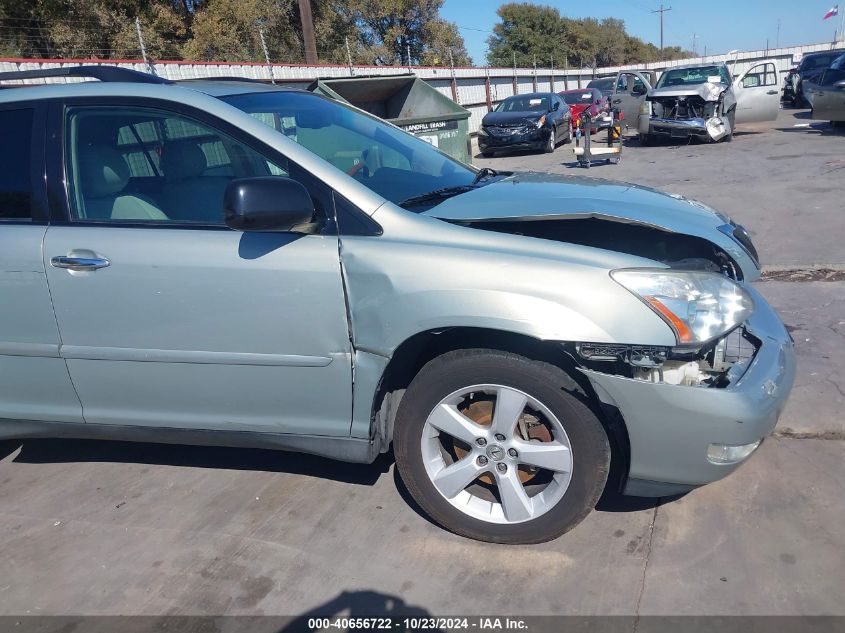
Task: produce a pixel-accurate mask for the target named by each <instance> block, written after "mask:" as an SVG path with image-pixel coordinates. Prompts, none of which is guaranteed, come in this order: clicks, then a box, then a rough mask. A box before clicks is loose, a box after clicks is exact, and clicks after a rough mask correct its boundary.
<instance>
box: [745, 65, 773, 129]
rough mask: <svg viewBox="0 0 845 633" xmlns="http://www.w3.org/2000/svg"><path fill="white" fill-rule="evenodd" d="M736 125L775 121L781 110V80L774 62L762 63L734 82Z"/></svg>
mask: <svg viewBox="0 0 845 633" xmlns="http://www.w3.org/2000/svg"><path fill="white" fill-rule="evenodd" d="M734 92H735V93H736V117H735V119H734V122H735V123H757V122H760V121H774V120H775V119H777V118H778V111H779V109H780V79H779V77H778V69H777V66H776V65H775V63H774V62H773V61H765V62H760V63H759V64H756V65H754V66H752V67H751V68H749V69H748V70H747V71H745V73H743V74H742V75H741V76H740V77H739V79H737V80H736V81H735V82H734Z"/></svg>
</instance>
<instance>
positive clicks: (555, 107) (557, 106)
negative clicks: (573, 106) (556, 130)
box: [552, 101, 560, 112]
mask: <svg viewBox="0 0 845 633" xmlns="http://www.w3.org/2000/svg"><path fill="white" fill-rule="evenodd" d="M557 110H560V103H558V102H557V101H555V104H554V105H553V106H552V112H556V111H557Z"/></svg>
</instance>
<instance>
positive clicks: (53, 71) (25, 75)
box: [0, 66, 170, 84]
mask: <svg viewBox="0 0 845 633" xmlns="http://www.w3.org/2000/svg"><path fill="white" fill-rule="evenodd" d="M47 77H90V78H92V79H99V80H100V81H109V82H112V81H120V82H127V83H140V84H169V83H170V81H169V80H167V79H164V78H163V77H157V76H156V75H150V74H147V73H142V72H138V71H137V70H132V69H131V68H121V67H119V66H66V67H63V68H40V69H37V70H17V71H12V72H5V73H0V81H9V80H12V79H43V78H47Z"/></svg>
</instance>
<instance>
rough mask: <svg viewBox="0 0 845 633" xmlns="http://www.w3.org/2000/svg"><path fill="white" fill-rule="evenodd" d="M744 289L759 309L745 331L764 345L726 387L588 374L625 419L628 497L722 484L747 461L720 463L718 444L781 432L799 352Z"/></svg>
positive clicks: (761, 301) (756, 296) (762, 305)
mask: <svg viewBox="0 0 845 633" xmlns="http://www.w3.org/2000/svg"><path fill="white" fill-rule="evenodd" d="M745 287H746V289H747V290H748V291H749V292H750V293H751V295H752V296H753V298H754V303H755V311H754V313H753V314H752V316H751V317H750V318H749V319H748V320H747V321H746V322H745V324H744V328H745V330H746V331H747V332H748V333H749V334H751V335H752V336H753V337H754V338H755V339H756V340H757V341H759V345H758V348H757V349H756V352H754V354H753V357H750V358H749V361H748V362H747V364H746V366H745V367H743V369H744V372H741V375H739V376H733V377H731V380H730V382H729V384H727V385H726V386H714V385H706V386H705V385H704V384H702V385H699V386H686V385H685V384H683V383H681V384H670V383H668V382H649V381H646V380H642V379H634V378H627V377H623V376H619V375H614V374H608V373H602V372H600V371H596V370H594V369H586V368H582V369H581V371H583V373H584V374H585V375H586V376H587V377H588V378H589V380H590V382H591V383H592V385H593V388H594V389H595V391H596V393H597V394H598V396H599V398H600V399H601V400H602V402H604V403H605V404H608V405H611V406H613V407H616V408H617V409H618V410H619V412H620V414H621V415H622V418H623V419H624V420H625V425H626V427H627V431H628V439H629V444H630V466H629V472H628V479H627V482H626V484H625V487H624V489H623V493H624V494H627V495H633V496H646V497H648V496H668V495H672V494H679V493H683V492H686V491H688V490H691V489H692V488H695V487H697V486H700V485H703V484H706V483H710V482H713V481H716V480H718V479H721V478H722V477H725V476H726V475H728V474H730V473H731V472H733V471H734V470H735V469H736V468H738V467H739V465H740V464H741V463H743V461H744V459H745V458H746V457H747V456H746V457H743V458H742V459H740V460H738V461H736V462H733V463H718V462H715V461H712V460H711V459H709V458H708V450H710V447H711V445H725V446H727V447H738V446H744V445H752V444H754V443H755V442H759V441H762V440H763V439H765V438H766V437H767V436H768V435H769V434H770V433H771V431H772V429H774V427H775V424H776V423H777V420H778V417H779V416H780V414H781V411H782V410H783V408H784V406H785V404H786V400H787V397H788V396H789V392H790V390H791V389H792V383H793V381H794V378H795V350H794V346H793V342H792V339H791V337H790V336H789V333H788V332H787V330H786V328H785V327H784V325H783V323H782V322H781V321H780V318H779V317H778V315H777V314H776V313H775V311H774V310H773V309H772V308H771V307H770V306H769V305H768V303H766V301H765V299H763V297H762V296H761V295H760V294H759V293H758V292H757V291H756V290H755V289H754V288H752V287H750V286H745ZM746 367H747V368H746ZM730 373H731V372H728V375H729V376H730ZM751 452H753V450H751V451H750V453H751ZM750 453H749V454H750Z"/></svg>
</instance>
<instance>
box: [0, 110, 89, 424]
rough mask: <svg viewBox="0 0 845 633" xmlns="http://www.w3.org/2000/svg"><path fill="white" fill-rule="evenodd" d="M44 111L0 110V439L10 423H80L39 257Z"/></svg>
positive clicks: (43, 228)
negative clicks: (0, 140) (13, 421)
mask: <svg viewBox="0 0 845 633" xmlns="http://www.w3.org/2000/svg"><path fill="white" fill-rule="evenodd" d="M45 109H46V108H45V106H44V105H43V104H42V105H36V104H34V103H33V104H21V103H15V104H3V105H0V139H2V140H3V141H2V151H0V435H2V434H3V433H4V431H5V430H6V429H4V426H5V425H7V424H9V423H10V421H12V420H19V421H20V420H39V421H48V422H82V407H81V406H80V404H79V399H78V398H77V397H76V393H75V392H74V390H73V386H72V385H71V382H70V377H69V376H68V372H67V368H66V367H65V362H64V360H62V359H61V358H60V356H59V346H60V345H61V339H60V338H59V330H58V328H57V327H56V317H55V315H54V314H53V306H52V305H51V303H50V292H49V290H48V288H47V278H46V275H45V270H44V261H43V259H42V257H41V246H42V242H43V240H44V235H45V233H46V232H47V215H48V214H47V206H46V191H45V188H44V173H45V160H44V145H45V139H44V130H45V127H46V126H45ZM9 432H11V433H13V432H14V431H13V430H12V429H9Z"/></svg>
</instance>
